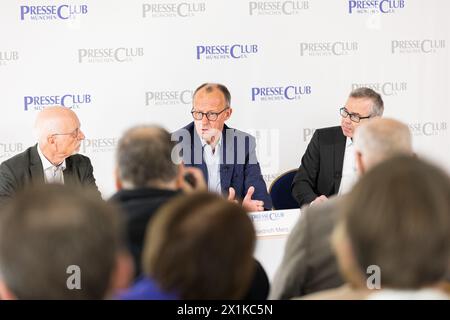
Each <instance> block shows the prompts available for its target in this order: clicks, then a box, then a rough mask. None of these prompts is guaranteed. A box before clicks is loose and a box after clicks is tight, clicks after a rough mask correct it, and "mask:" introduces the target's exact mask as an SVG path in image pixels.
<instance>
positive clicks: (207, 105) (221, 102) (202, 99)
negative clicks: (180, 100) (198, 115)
mask: <svg viewBox="0 0 450 320" xmlns="http://www.w3.org/2000/svg"><path fill="white" fill-rule="evenodd" d="M194 107H195V108H196V109H200V108H202V109H207V110H216V109H223V108H224V107H225V98H224V97H223V94H222V93H221V92H220V91H218V90H215V91H212V92H198V93H197V94H196V95H195V97H194Z"/></svg>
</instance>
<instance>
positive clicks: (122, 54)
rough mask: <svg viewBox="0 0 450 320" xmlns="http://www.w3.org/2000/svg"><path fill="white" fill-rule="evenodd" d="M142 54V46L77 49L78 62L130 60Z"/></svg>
mask: <svg viewBox="0 0 450 320" xmlns="http://www.w3.org/2000/svg"><path fill="white" fill-rule="evenodd" d="M143 56H144V48H125V47H120V48H83V49H78V63H110V62H132V61H134V59H137V58H140V57H143Z"/></svg>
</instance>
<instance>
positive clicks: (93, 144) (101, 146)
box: [81, 137, 119, 153]
mask: <svg viewBox="0 0 450 320" xmlns="http://www.w3.org/2000/svg"><path fill="white" fill-rule="evenodd" d="M118 141H119V139H118V138H116V137H101V138H95V139H84V140H83V142H82V143H81V152H82V153H100V152H113V151H114V150H115V148H116V146H117V143H118Z"/></svg>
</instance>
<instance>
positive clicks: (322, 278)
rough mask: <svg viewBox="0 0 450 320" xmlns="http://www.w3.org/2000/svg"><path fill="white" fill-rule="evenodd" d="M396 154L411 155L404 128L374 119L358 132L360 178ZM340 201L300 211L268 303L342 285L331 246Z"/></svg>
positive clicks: (338, 199) (409, 140) (397, 123)
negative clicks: (271, 300) (270, 300)
mask: <svg viewBox="0 0 450 320" xmlns="http://www.w3.org/2000/svg"><path fill="white" fill-rule="evenodd" d="M398 154H406V155H412V154H413V151H412V139H411V133H410V132H409V128H408V126H406V125H405V124H403V123H401V122H399V121H396V120H392V119H374V120H372V121H370V122H369V123H366V124H364V125H362V126H361V128H360V129H358V132H357V133H356V135H355V157H356V163H357V168H358V172H359V174H360V175H361V174H364V173H365V172H366V171H367V170H370V169H371V168H372V167H374V166H376V165H377V164H379V163H380V162H382V161H384V160H385V159H389V158H392V157H394V156H396V155H398ZM342 201H345V195H343V196H337V197H333V198H331V199H330V200H329V201H326V202H324V203H320V204H318V205H314V206H310V207H308V206H306V207H304V208H303V209H302V215H301V217H300V219H299V221H298V222H297V224H296V225H295V227H294V228H293V229H292V231H291V234H290V235H289V238H288V241H287V243H286V248H285V252H284V256H283V261H282V262H281V265H280V267H279V268H278V270H277V273H276V275H275V278H274V281H273V282H272V290H271V292H270V298H271V299H290V298H292V297H296V296H303V295H307V294H310V293H314V292H318V291H322V290H325V289H330V288H336V287H338V286H340V285H341V284H343V279H342V277H341V275H340V274H339V269H338V264H337V261H336V258H335V255H334V253H333V251H332V249H331V245H330V236H331V234H332V231H333V228H334V226H335V223H336V221H337V219H338V214H339V211H340V206H341V204H342Z"/></svg>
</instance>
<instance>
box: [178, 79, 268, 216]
mask: <svg viewBox="0 0 450 320" xmlns="http://www.w3.org/2000/svg"><path fill="white" fill-rule="evenodd" d="M230 100H231V95H230V92H229V91H228V89H227V88H226V87H225V86H224V85H222V84H216V83H205V84H202V85H201V86H200V87H198V88H197V89H196V90H195V92H194V97H193V108H192V110H191V114H192V117H193V118H194V121H193V122H191V123H190V124H188V125H187V126H185V127H184V128H182V129H180V130H178V131H176V132H174V133H173V134H172V140H174V141H179V144H178V145H177V147H178V148H179V149H180V150H181V151H180V154H181V155H182V158H183V162H184V164H185V165H186V166H194V167H197V168H200V169H201V170H202V172H203V174H204V177H205V179H206V181H207V183H208V189H209V191H211V192H215V193H219V194H224V195H227V196H228V198H229V199H230V200H238V199H239V200H242V201H243V205H244V206H245V207H246V208H247V209H248V210H250V211H262V210H264V209H271V208H272V200H271V199H270V196H269V194H268V193H267V187H266V183H265V182H264V180H263V178H262V175H261V169H260V166H259V163H258V160H257V159H256V152H255V147H256V142H255V138H254V137H252V136H251V135H249V134H247V133H245V132H242V131H239V130H236V129H233V128H230V127H228V126H227V125H225V121H227V120H228V119H229V118H230V117H231V114H232V111H233V109H232V108H231V104H230Z"/></svg>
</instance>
